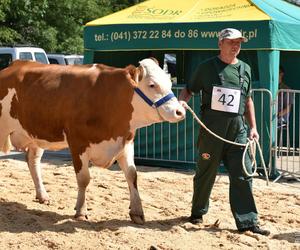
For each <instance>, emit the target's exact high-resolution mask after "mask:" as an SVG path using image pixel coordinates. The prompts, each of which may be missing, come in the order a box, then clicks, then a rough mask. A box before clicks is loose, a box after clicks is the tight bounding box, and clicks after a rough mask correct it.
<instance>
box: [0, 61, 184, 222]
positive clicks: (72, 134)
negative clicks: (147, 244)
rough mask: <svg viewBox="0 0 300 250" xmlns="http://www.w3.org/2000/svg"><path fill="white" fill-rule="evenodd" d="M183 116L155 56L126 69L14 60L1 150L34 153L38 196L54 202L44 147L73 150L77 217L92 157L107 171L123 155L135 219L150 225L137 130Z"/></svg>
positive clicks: (3, 91)
mask: <svg viewBox="0 0 300 250" xmlns="http://www.w3.org/2000/svg"><path fill="white" fill-rule="evenodd" d="M184 117H185V109H184V108H183V107H182V106H181V105H180V103H179V102H178V100H177V99H176V97H175V96H174V95H173V93H172V91H171V81H170V79H169V78H168V77H167V75H166V74H165V73H164V71H163V70H162V69H161V68H160V67H159V66H158V65H157V63H156V62H155V61H154V60H152V59H150V58H149V59H144V60H142V61H141V62H140V66H139V67H134V66H128V67H126V68H124V69H123V68H113V67H109V66H105V65H101V64H98V65H97V64H95V65H82V66H59V65H44V64H39V63H36V62H25V61H15V62H14V63H12V65H11V66H9V67H8V68H6V69H4V70H2V71H0V150H1V151H4V152H5V151H8V150H9V148H10V147H9V144H10V143H11V144H12V145H13V146H14V147H15V148H17V149H20V150H24V151H26V152H27V163H28V167H29V170H30V173H31V176H32V179H33V182H34V185H35V189H36V198H37V199H38V200H39V202H40V203H47V202H48V201H49V196H48V194H47V192H46V190H45V187H44V185H43V181H42V176H41V169H40V160H41V157H42V154H43V152H44V149H48V150H59V149H63V148H66V147H69V149H70V152H71V155H72V160H73V164H74V169H75V172H76V178H77V184H78V196H77V203H76V214H75V217H76V218H79V219H84V218H86V199H85V191H86V187H87V185H88V184H89V182H90V174H89V167H88V166H89V162H92V163H93V164H95V165H97V166H100V167H104V168H108V167H110V166H111V165H112V163H114V161H116V160H117V161H118V163H119V166H120V167H121V169H122V170H123V171H124V173H125V177H126V180H127V182H128V186H129V190H130V211H129V214H130V217H131V219H132V220H133V221H134V222H135V223H144V221H145V220H144V213H143V208H142V204H141V200H140V197H139V193H138V189H137V174H136V168H135V164H134V146H133V139H134V134H135V131H136V129H138V128H141V127H144V126H148V125H150V124H153V123H157V122H162V121H168V122H178V121H180V120H182V119H184Z"/></svg>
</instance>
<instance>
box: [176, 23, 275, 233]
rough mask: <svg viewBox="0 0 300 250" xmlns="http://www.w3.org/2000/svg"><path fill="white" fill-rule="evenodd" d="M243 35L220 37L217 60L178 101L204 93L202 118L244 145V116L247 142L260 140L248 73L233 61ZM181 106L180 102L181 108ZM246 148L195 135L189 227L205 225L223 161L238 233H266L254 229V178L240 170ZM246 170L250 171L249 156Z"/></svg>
mask: <svg viewBox="0 0 300 250" xmlns="http://www.w3.org/2000/svg"><path fill="white" fill-rule="evenodd" d="M244 41H245V38H244V37H243V36H242V34H241V32H240V31H238V30H236V29H231V28H227V29H224V30H222V31H221V32H220V33H219V40H218V46H219V49H220V52H219V55H218V56H217V57H213V58H211V59H209V60H207V61H205V62H203V63H201V64H200V65H199V66H198V68H197V70H196V72H195V74H194V75H193V77H192V80H191V82H189V83H188V85H187V86H186V87H185V88H184V89H183V90H182V91H181V93H180V96H179V100H182V101H183V102H184V101H185V102H188V101H189V99H190V98H191V95H192V93H200V91H201V92H202V103H201V119H202V121H203V122H204V124H205V125H206V126H207V127H208V128H209V129H210V130H212V131H213V132H215V133H216V134H218V135H219V136H221V137H223V138H225V139H227V140H231V141H234V142H238V143H246V141H247V127H246V124H245V121H244V117H246V119H247V121H248V125H249V127H250V131H249V135H250V136H249V137H250V139H257V140H258V139H259V135H258V132H257V129H256V121H255V114H254V105H253V101H252V99H251V96H250V89H251V69H250V67H249V65H248V64H246V63H244V62H243V61H241V60H239V59H238V58H237V55H238V54H239V52H240V49H241V43H242V42H244ZM182 104H183V106H184V103H182ZM243 151H244V148H243V147H240V146H236V145H232V144H228V143H225V142H223V141H221V140H219V139H218V138H215V137H214V136H213V135H211V134H209V133H208V132H207V131H206V130H205V129H203V128H202V127H201V128H200V131H199V138H198V152H199V159H198V162H197V167H196V173H195V176H194V192H193V200H192V209H191V216H190V217H189V221H190V222H191V223H193V224H198V223H202V222H203V215H204V214H206V213H207V212H208V207H209V197H210V194H211V190H212V187H213V185H214V182H215V178H216V175H217V172H218V168H219V166H220V162H221V161H223V162H224V165H225V167H226V168H227V171H228V173H229V180H230V187H229V197H230V206H231V211H232V214H233V217H234V219H235V223H236V226H237V228H238V231H240V232H245V231H251V232H252V233H256V234H261V235H269V234H270V232H269V231H268V230H264V229H261V228H260V227H259V226H258V218H257V214H258V213H257V209H256V205H255V201H254V197H253V193H252V177H249V176H246V174H245V173H244V171H243V166H242V156H243ZM246 168H247V171H248V172H249V173H251V172H252V167H251V162H250V158H249V155H248V154H247V157H246Z"/></svg>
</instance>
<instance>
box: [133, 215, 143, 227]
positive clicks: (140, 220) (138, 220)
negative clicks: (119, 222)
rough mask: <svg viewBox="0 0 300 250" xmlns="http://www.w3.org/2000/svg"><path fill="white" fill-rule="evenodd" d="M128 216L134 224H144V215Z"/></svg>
mask: <svg viewBox="0 0 300 250" xmlns="http://www.w3.org/2000/svg"><path fill="white" fill-rule="evenodd" d="M129 215H130V218H131V220H132V221H133V222H134V223H136V224H139V225H143V224H144V223H145V217H144V215H143V214H142V215H137V214H129Z"/></svg>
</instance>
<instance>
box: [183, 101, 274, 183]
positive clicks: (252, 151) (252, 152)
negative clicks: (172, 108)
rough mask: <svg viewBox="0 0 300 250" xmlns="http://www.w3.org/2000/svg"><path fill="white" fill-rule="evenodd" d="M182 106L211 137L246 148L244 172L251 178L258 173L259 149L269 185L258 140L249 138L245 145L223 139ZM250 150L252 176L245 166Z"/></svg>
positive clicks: (189, 108)
mask: <svg viewBox="0 0 300 250" xmlns="http://www.w3.org/2000/svg"><path fill="white" fill-rule="evenodd" d="M182 105H183V106H184V107H185V108H186V109H188V110H189V111H190V112H191V113H192V115H193V117H194V119H196V121H197V122H198V123H199V124H200V125H201V126H202V127H203V128H204V129H206V131H207V132H208V133H210V134H211V135H213V136H215V137H216V138H218V139H219V140H221V141H224V142H226V143H230V144H233V145H236V146H241V147H245V149H244V152H243V158H242V165H243V170H244V173H245V175H246V176H249V177H252V176H254V175H255V174H256V172H257V163H256V147H257V148H258V152H259V155H260V159H261V163H262V166H263V169H264V172H265V175H266V181H267V185H269V177H268V173H267V168H266V164H265V161H264V157H263V154H262V150H261V147H260V145H259V142H258V141H257V139H255V138H254V139H253V140H250V139H249V138H247V143H245V144H244V143H238V142H233V141H230V140H226V139H224V138H223V137H221V136H219V135H217V134H216V133H214V132H213V131H211V130H210V129H209V128H207V127H206V126H205V124H204V123H203V122H202V121H201V120H200V119H199V118H198V116H197V115H196V114H195V112H194V111H193V110H192V109H191V107H190V106H189V105H188V104H187V103H186V102H182ZM248 149H249V154H250V158H251V167H252V169H253V172H252V174H250V173H249V172H248V171H247V169H246V165H245V157H246V153H247V150H248Z"/></svg>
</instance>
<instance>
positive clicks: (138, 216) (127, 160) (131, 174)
mask: <svg viewBox="0 0 300 250" xmlns="http://www.w3.org/2000/svg"><path fill="white" fill-rule="evenodd" d="M118 163H119V165H120V167H121V169H122V170H123V172H124V173H125V177H126V180H127V183H128V187H129V192H130V207H129V208H130V211H129V215H130V218H131V220H132V221H133V222H135V223H137V224H144V223H145V217H144V212H143V207H142V202H141V198H140V195H139V191H138V188H137V174H136V168H135V164H134V146H133V142H130V143H128V144H126V145H125V148H124V153H123V155H122V156H121V157H120V158H119V159H118Z"/></svg>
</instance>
